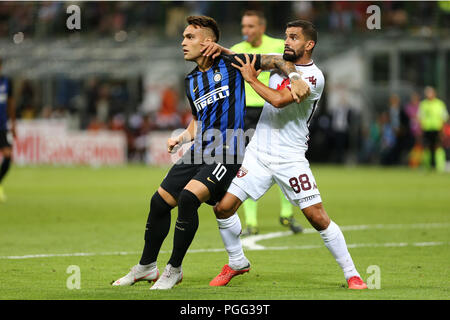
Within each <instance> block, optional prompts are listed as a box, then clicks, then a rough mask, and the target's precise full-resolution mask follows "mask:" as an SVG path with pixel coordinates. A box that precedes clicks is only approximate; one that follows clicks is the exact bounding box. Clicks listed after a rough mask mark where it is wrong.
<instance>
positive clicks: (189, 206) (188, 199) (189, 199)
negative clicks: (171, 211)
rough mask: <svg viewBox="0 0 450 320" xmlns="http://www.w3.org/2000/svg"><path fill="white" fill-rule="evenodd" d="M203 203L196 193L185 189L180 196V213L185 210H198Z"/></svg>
mask: <svg viewBox="0 0 450 320" xmlns="http://www.w3.org/2000/svg"><path fill="white" fill-rule="evenodd" d="M201 204H202V203H201V201H200V200H199V199H198V197H197V196H196V195H195V194H194V193H192V192H191V191H189V190H186V189H183V191H181V192H180V195H179V196H178V215H180V214H183V212H185V211H187V212H191V211H196V210H197V209H198V208H199V207H200V205H201Z"/></svg>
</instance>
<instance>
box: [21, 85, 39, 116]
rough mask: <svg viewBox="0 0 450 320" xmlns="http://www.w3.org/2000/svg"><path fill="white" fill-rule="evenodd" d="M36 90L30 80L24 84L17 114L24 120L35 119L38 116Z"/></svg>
mask: <svg viewBox="0 0 450 320" xmlns="http://www.w3.org/2000/svg"><path fill="white" fill-rule="evenodd" d="M34 98H35V97H34V88H33V85H32V83H31V81H30V80H28V79H26V80H24V81H23V82H22V87H21V88H20V91H19V96H18V101H17V114H18V115H19V117H20V118H22V119H33V118H34V117H35V116H36V106H35V101H34Z"/></svg>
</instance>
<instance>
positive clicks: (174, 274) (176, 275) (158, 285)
mask: <svg viewBox="0 0 450 320" xmlns="http://www.w3.org/2000/svg"><path fill="white" fill-rule="evenodd" d="M182 280H183V270H182V269H181V266H179V267H178V268H174V267H172V265H171V264H168V265H167V266H166V268H165V269H164V272H163V274H162V275H161V277H160V278H159V279H158V281H156V282H155V284H154V285H153V286H152V287H151V288H150V290H167V289H172V288H173V287H174V286H175V285H176V284H179V283H180V282H181V281H182Z"/></svg>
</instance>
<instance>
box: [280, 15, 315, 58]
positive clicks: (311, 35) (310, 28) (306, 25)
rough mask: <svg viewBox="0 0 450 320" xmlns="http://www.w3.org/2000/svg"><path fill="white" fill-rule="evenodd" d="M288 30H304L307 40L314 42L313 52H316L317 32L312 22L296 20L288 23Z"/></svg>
mask: <svg viewBox="0 0 450 320" xmlns="http://www.w3.org/2000/svg"><path fill="white" fill-rule="evenodd" d="M286 28H302V34H303V36H304V37H305V39H306V40H312V41H314V47H313V48H312V49H311V52H312V51H313V50H314V48H315V47H316V45H317V30H316V27H315V26H314V25H313V24H312V23H311V22H309V21H306V20H295V21H291V22H288V23H287V24H286Z"/></svg>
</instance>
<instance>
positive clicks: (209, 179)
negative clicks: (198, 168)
mask: <svg viewBox="0 0 450 320" xmlns="http://www.w3.org/2000/svg"><path fill="white" fill-rule="evenodd" d="M206 180H208V181H209V182H212V183H214V184H216V183H215V182H214V181H212V180H211V178H210V177H208V178H206Z"/></svg>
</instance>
